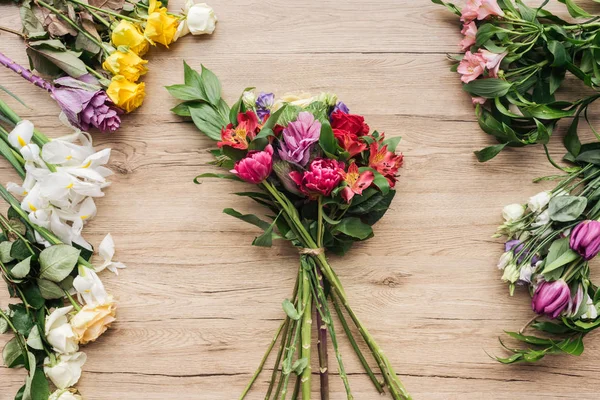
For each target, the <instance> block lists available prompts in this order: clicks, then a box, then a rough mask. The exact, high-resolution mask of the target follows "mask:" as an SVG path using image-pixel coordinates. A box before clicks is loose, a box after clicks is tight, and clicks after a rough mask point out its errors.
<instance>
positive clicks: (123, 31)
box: [111, 20, 150, 56]
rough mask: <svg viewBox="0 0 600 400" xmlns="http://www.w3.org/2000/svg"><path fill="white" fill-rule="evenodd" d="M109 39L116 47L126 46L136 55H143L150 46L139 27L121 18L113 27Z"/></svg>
mask: <svg viewBox="0 0 600 400" xmlns="http://www.w3.org/2000/svg"><path fill="white" fill-rule="evenodd" d="M111 40H112V43H113V45H115V46H116V47H119V46H128V47H129V49H130V50H131V51H133V52H134V53H135V54H137V55H138V56H143V55H144V54H146V52H147V51H148V49H149V48H150V44H149V43H148V40H146V38H145V37H144V35H142V32H141V30H140V28H139V27H138V26H137V25H134V24H132V23H131V22H129V21H125V20H121V22H119V24H118V25H117V26H116V27H115V29H114V30H113V32H112V36H111Z"/></svg>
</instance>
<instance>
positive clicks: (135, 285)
mask: <svg viewBox="0 0 600 400" xmlns="http://www.w3.org/2000/svg"><path fill="white" fill-rule="evenodd" d="M181 4H182V1H176V0H174V1H173V4H172V7H173V8H179V6H181ZM211 5H212V6H213V7H214V8H215V10H216V12H217V14H218V16H219V19H220V22H219V24H218V28H217V31H216V33H215V34H214V35H213V36H212V37H186V38H184V39H182V40H180V41H179V42H178V43H176V44H174V45H173V46H172V47H171V49H170V51H166V50H164V49H153V50H152V51H151V53H150V63H149V68H150V72H149V73H148V75H147V76H146V78H145V81H146V85H147V92H148V97H147V100H146V102H145V104H144V106H143V107H142V108H141V109H139V110H138V111H137V112H135V113H134V114H132V115H129V116H126V117H125V118H124V121H123V128H122V129H121V130H120V131H119V132H118V133H117V134H114V135H102V134H98V133H96V134H95V135H94V137H95V141H96V144H97V145H98V146H99V147H106V146H110V147H112V149H113V157H112V160H111V165H110V166H111V167H112V169H113V170H114V171H115V176H114V177H113V178H112V180H113V186H112V187H111V188H110V189H109V190H108V193H107V196H106V197H105V198H103V199H101V200H100V201H98V208H99V213H98V216H97V217H96V219H95V220H94V221H93V222H92V223H91V224H90V225H89V226H88V227H87V235H88V237H89V238H90V240H91V241H92V242H93V243H95V244H96V245H97V244H98V243H99V242H100V240H101V239H102V237H103V236H104V235H105V234H106V233H107V232H111V233H112V234H113V236H114V238H115V241H116V243H117V258H118V259H119V260H120V261H123V262H125V263H126V264H127V265H128V269H127V270H125V271H123V272H122V273H121V275H120V276H119V277H114V276H112V275H111V274H109V273H106V274H104V275H103V276H104V278H103V279H104V280H105V283H106V287H107V288H108V290H109V291H111V292H112V293H113V294H114V295H115V296H116V298H117V299H118V300H119V313H118V322H117V323H115V324H114V325H113V327H112V329H111V330H110V331H109V332H108V333H107V334H105V335H104V336H103V337H102V338H101V339H100V340H99V341H98V342H96V343H93V344H91V345H88V346H86V347H85V348H84V351H85V352H86V353H87V354H88V362H87V364H86V365H85V368H84V369H85V371H84V375H83V378H82V379H81V381H80V384H79V388H80V390H81V392H82V393H83V394H84V395H85V399H87V400H117V399H118V400H121V399H123V400H132V399H143V400H154V399H156V400H158V399H161V400H162V399H179V400H182V399H203V400H231V399H236V398H237V396H239V393H240V392H241V391H242V389H243V387H244V386H245V385H246V382H247V381H248V379H249V378H250V376H251V374H252V373H253V372H254V370H255V368H256V366H257V364H258V362H259V360H260V358H261V357H262V354H263V351H264V349H265V347H266V346H267V344H268V343H269V341H270V340H271V338H272V335H273V333H274V330H275V329H276V328H277V326H278V324H279V321H280V319H281V317H282V315H283V313H282V310H281V301H282V300H283V299H284V298H285V297H286V296H289V295H290V292H291V289H292V285H293V282H294V278H295V270H296V266H297V255H296V254H295V253H294V251H293V250H292V249H291V248H290V247H289V246H288V245H287V244H277V245H275V246H274V247H273V248H271V249H265V248H257V247H252V246H251V245H250V243H251V241H252V239H253V238H254V237H255V236H256V235H257V231H256V230H255V229H253V227H251V226H249V225H247V224H244V223H242V222H240V221H238V220H236V219H234V218H231V217H229V216H227V215H224V214H222V213H221V210H222V209H223V208H226V207H235V208H236V209H239V210H241V211H245V212H260V211H261V210H260V209H259V208H257V207H256V206H254V205H253V204H252V202H251V201H250V200H243V199H240V198H238V197H236V196H234V195H232V194H231V193H232V192H235V191H241V190H245V189H247V188H248V187H247V186H246V185H244V184H242V183H234V182H229V181H217V180H215V181H212V180H207V181H205V182H203V183H202V184H201V185H195V184H194V183H193V182H192V179H193V178H194V177H195V176H196V175H198V174H199V173H202V172H206V171H211V170H212V167H210V166H208V165H207V162H209V161H210V159H211V157H210V155H209V154H208V153H207V150H208V149H210V148H211V147H214V143H212V142H211V141H210V140H209V139H207V138H205V137H203V136H202V135H201V134H199V133H198V131H196V130H195V128H194V126H193V125H192V124H191V123H187V122H183V121H182V120H181V119H180V118H178V117H176V116H174V115H172V114H171V113H170V112H169V109H170V108H171V107H172V106H174V105H175V104H176V101H175V100H174V99H172V98H170V97H169V95H168V94H167V92H166V90H165V89H164V88H163V87H164V86H165V85H170V84H174V83H181V82H182V81H183V72H182V71H183V65H182V60H183V59H186V60H187V62H188V63H189V64H190V65H192V66H193V67H196V68H199V67H200V64H201V63H202V64H204V65H206V66H207V67H208V68H210V69H212V70H213V71H214V72H215V73H216V74H217V75H218V76H219V77H220V79H221V81H222V82H223V87H224V97H225V98H226V99H228V100H229V101H234V99H236V98H237V97H238V96H239V94H240V92H241V91H242V90H243V89H244V88H245V87H247V86H256V87H257V88H258V89H259V90H264V91H274V92H275V93H276V94H277V95H282V94H284V93H286V92H291V91H298V90H305V91H310V92H313V93H317V92H320V91H331V92H335V93H337V94H338V95H339V96H340V98H341V99H343V100H344V102H346V104H348V105H349V106H350V108H351V110H352V111H353V112H355V113H360V114H364V115H365V116H366V118H367V121H368V123H369V124H370V125H371V126H372V127H373V128H377V129H378V130H380V131H385V132H386V133H387V134H388V135H390V136H395V135H400V136H402V137H403V141H402V143H401V146H400V149H401V150H402V151H403V152H404V155H405V167H404V168H403V170H402V177H401V179H400V181H399V184H398V191H399V195H398V196H397V197H396V199H395V201H394V203H393V206H392V209H391V210H390V212H389V213H388V214H387V215H386V217H385V218H384V219H383V220H382V221H381V222H380V223H379V224H378V225H377V226H376V237H375V238H374V239H372V240H370V241H368V242H367V243H364V244H362V245H358V246H356V247H355V249H353V250H352V251H351V252H350V254H348V256H347V257H345V258H344V259H333V265H334V266H335V267H336V268H337V271H338V273H339V275H340V276H341V279H342V281H343V282H344V283H345V287H346V291H347V293H348V294H349V297H350V299H351V301H352V302H353V304H354V307H355V309H356V311H357V313H358V314H359V315H360V316H361V318H362V319H363V320H364V321H365V323H366V324H367V326H369V327H371V328H372V333H373V335H374V336H375V337H376V338H377V339H378V340H379V342H380V343H381V345H382V347H383V348H384V349H386V351H387V354H388V356H389V358H390V359H391V361H392V362H393V364H394V366H395V367H396V370H397V371H398V372H399V374H400V376H401V378H402V379H403V381H404V382H405V384H406V386H407V388H408V389H409V390H410V392H411V393H412V394H413V396H414V398H415V399H461V400H464V399H492V398H493V399H549V398H570V399H597V398H598V395H596V394H594V393H595V392H596V390H597V389H598V384H597V383H598V373H599V372H600V366H598V363H597V359H598V357H599V356H600V340H599V338H598V335H590V336H589V337H588V338H587V341H586V347H587V348H586V351H585V354H584V355H583V356H581V357H568V356H559V357H553V358H548V359H546V360H544V361H542V362H540V363H539V364H537V365H522V366H504V365H500V364H499V363H497V362H495V361H494V360H492V359H491V358H490V357H488V355H486V352H488V353H490V354H496V355H502V354H503V353H502V351H501V349H500V346H499V344H498V341H497V337H498V336H499V335H500V334H501V333H502V330H503V329H508V330H516V329H519V328H520V327H521V326H522V325H523V324H524V323H525V322H526V321H527V320H528V319H529V318H530V317H531V316H532V312H531V309H530V305H529V298H528V295H527V294H525V293H524V292H522V291H520V290H519V291H518V292H517V294H516V295H515V296H514V297H512V298H511V297H510V296H509V295H508V292H507V288H506V286H505V285H504V284H503V283H501V282H500V275H501V274H500V272H499V271H498V270H497V269H496V267H495V265H496V262H497V258H498V257H499V256H500V254H501V252H502V245H501V243H500V242H499V241H497V240H493V239H491V236H492V234H493V233H494V230H495V227H496V225H498V224H499V223H500V222H501V217H500V211H501V209H502V207H503V206H504V205H505V204H508V203H511V202H525V201H526V200H527V198H528V197H529V196H530V195H533V194H535V193H537V192H538V191H540V190H542V189H544V188H546V187H550V185H551V184H550V185H548V184H546V185H540V184H533V183H532V179H533V178H535V177H538V176H541V175H545V174H551V173H554V170H553V169H552V167H551V166H550V165H549V163H547V162H546V161H545V156H544V154H543V149H542V148H540V147H532V148H527V149H519V150H511V151H506V152H505V153H503V154H501V155H500V157H498V158H497V159H495V160H493V161H491V162H489V163H486V164H479V163H478V162H477V161H476V159H475V157H474V156H473V154H472V151H473V150H477V149H479V148H481V147H484V146H486V145H490V144H493V143H494V141H493V139H492V138H491V137H489V136H486V135H485V134H484V133H483V132H482V131H480V130H479V127H478V126H477V123H476V122H475V118H474V114H473V108H472V106H471V103H470V98H469V96H468V95H466V94H465V93H463V92H461V87H460V83H459V80H458V77H457V75H455V74H454V73H452V72H450V71H449V64H448V62H447V61H446V60H445V54H446V53H447V52H454V51H456V50H457V42H458V40H459V39H460V35H459V32H458V31H459V29H458V26H457V20H456V19H455V18H453V17H452V16H451V15H450V14H449V13H448V12H447V11H446V10H445V9H444V8H442V7H440V6H436V5H433V4H431V3H429V1H427V0H418V1H415V0H376V1H359V0H348V1H333V0H321V1H317V0H313V1H297V2H290V1H286V0H269V1H261V2H259V1H247V0H236V1H231V0H230V1H224V0H212V1H211ZM174 6H177V7H174ZM558 6H560V5H558ZM0 11H1V12H0V15H1V17H0V24H2V25H4V26H11V27H13V28H18V27H19V22H18V10H17V7H16V6H14V5H13V4H5V5H2V6H0ZM0 51H2V52H5V53H6V54H7V55H9V56H10V57H12V58H14V59H15V60H18V61H20V62H23V63H26V57H25V51H24V46H23V44H22V43H21V41H20V40H19V39H18V38H16V37H13V36H10V35H9V34H2V36H0ZM0 84H2V85H4V86H6V87H8V88H9V89H10V90H12V91H14V93H15V94H17V95H18V96H20V97H21V98H22V99H24V100H25V102H26V103H27V104H28V105H29V106H30V107H31V109H26V108H24V107H22V106H20V105H18V103H16V102H15V101H13V100H11V101H10V104H12V105H14V106H15V108H16V109H17V110H18V111H19V113H20V114H21V115H23V116H25V117H28V118H30V119H31V120H33V121H34V122H35V124H36V125H37V126H38V127H39V128H40V129H42V130H43V131H44V132H46V133H48V134H49V135H51V136H59V135H61V134H65V133H66V131H65V129H64V128H62V127H61V125H60V123H59V121H58V120H57V118H56V116H57V114H58V108H57V106H56V105H55V103H54V102H53V101H52V100H51V99H50V98H49V97H48V96H46V95H45V94H44V93H43V92H42V91H41V90H39V89H36V88H34V87H32V86H30V85H29V84H28V83H26V82H25V81H23V80H21V79H20V78H19V77H18V76H16V75H14V74H12V73H10V72H8V71H7V70H4V69H2V70H0ZM562 134H563V130H560V131H559V132H558V133H556V135H557V136H561V135H562ZM551 151H552V153H553V154H554V155H555V156H556V157H560V156H561V155H562V147H561V145H560V140H559V138H558V137H557V138H555V140H554V141H553V145H552V146H551ZM0 168H1V170H0V181H1V183H2V184H5V183H6V182H8V181H10V180H15V179H17V177H16V175H15V174H14V173H12V171H11V170H10V168H9V167H8V165H7V163H5V162H2V164H1V167H0ZM0 292H1V296H0V306H2V307H6V305H7V302H8V298H7V294H6V291H5V290H4V289H1V290H0ZM7 338H8V335H3V336H1V337H0V341H1V342H2V343H0V345H2V344H3V343H4V342H5V341H6V340H7ZM342 338H343V337H342ZM342 342H343V346H342V351H343V353H344V354H345V360H346V363H347V369H348V371H349V374H350V375H351V377H350V378H351V385H352V388H353V391H354V395H355V398H356V399H359V400H368V399H379V398H381V397H380V396H379V395H377V393H376V392H375V391H374V389H373V388H372V386H371V384H370V382H369V380H368V378H367V377H366V375H365V374H364V373H363V372H362V370H361V368H360V365H359V363H358V361H357V359H356V357H355V356H354V354H353V353H352V350H351V347H350V346H349V345H348V343H347V341H346V340H345V338H343V340H342ZM314 361H315V362H316V360H314ZM331 362H334V359H333V357H332V358H331ZM269 364H271V363H269ZM313 370H314V371H315V373H316V371H317V368H313ZM332 372H334V371H332ZM24 375H25V374H24V371H23V370H17V371H13V370H8V369H5V368H3V369H0V382H1V383H0V389H1V390H0V399H1V400H8V399H12V398H13V396H14V393H15V392H16V391H17V389H18V388H19V387H20V386H21V384H22V382H23V380H24ZM267 375H268V374H264V375H262V376H261V377H260V378H259V382H258V385H257V387H256V391H255V392H253V394H252V395H251V396H249V398H251V399H261V398H263V397H262V396H261V393H264V389H265V387H266V384H265V383H266V380H267ZM334 375H335V376H333V377H332V389H333V393H332V396H331V398H332V399H344V398H345V394H344V390H343V386H342V384H341V381H339V379H337V373H335V372H334ZM315 378H316V379H315V380H314V387H313V388H314V390H315V396H314V398H317V397H318V396H317V395H316V391H317V390H318V379H317V376H316V375H315ZM261 390H262V391H261Z"/></svg>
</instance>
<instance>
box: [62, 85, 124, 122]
mask: <svg viewBox="0 0 600 400" xmlns="http://www.w3.org/2000/svg"><path fill="white" fill-rule="evenodd" d="M54 83H55V84H56V85H57V86H56V87H55V88H54V89H53V90H52V92H51V93H52V98H53V99H54V100H56V102H57V103H58V105H59V106H60V108H61V109H62V111H63V112H64V113H65V115H66V116H67V119H68V120H69V122H70V123H71V124H72V125H73V126H75V127H77V128H80V129H82V130H84V131H87V130H89V129H90V128H91V127H94V128H97V129H99V130H100V131H102V132H114V131H116V130H117V129H118V128H119V126H120V125H121V118H120V117H119V114H120V113H121V111H120V109H119V108H117V107H116V106H115V105H114V103H113V102H112V101H111V100H110V99H109V98H108V96H107V94H106V92H105V91H104V90H101V89H100V87H99V86H97V84H98V81H97V80H96V78H94V77H93V76H91V75H84V76H82V77H80V78H79V79H75V78H71V77H68V76H67V77H64V78H59V79H56V80H55V81H54Z"/></svg>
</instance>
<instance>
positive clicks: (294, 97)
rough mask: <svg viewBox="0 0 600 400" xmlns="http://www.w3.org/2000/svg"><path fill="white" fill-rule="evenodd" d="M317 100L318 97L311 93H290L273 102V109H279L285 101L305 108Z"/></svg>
mask: <svg viewBox="0 0 600 400" xmlns="http://www.w3.org/2000/svg"><path fill="white" fill-rule="evenodd" d="M315 101H316V97H315V96H312V95H311V94H310V93H288V94H286V95H284V96H283V97H282V98H281V99H278V100H277V101H276V102H275V104H273V109H272V111H277V110H279V109H280V108H281V106H282V105H283V104H284V103H288V104H291V105H293V106H298V107H302V108H304V107H307V106H308V105H309V104H310V103H313V102H315Z"/></svg>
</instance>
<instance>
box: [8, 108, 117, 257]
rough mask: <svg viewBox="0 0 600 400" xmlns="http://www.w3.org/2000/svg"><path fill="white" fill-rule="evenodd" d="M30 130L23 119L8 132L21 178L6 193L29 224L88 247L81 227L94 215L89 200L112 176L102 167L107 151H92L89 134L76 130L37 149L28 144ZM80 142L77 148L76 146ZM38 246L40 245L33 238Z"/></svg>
mask: <svg viewBox="0 0 600 400" xmlns="http://www.w3.org/2000/svg"><path fill="white" fill-rule="evenodd" d="M33 135H34V127H33V124H32V123H31V122H30V121H26V120H23V121H21V122H20V123H19V124H17V126H16V127H15V128H14V129H13V130H12V132H10V134H9V136H8V140H9V141H10V143H11V145H12V146H13V147H14V148H18V149H20V153H21V156H22V157H23V159H24V160H25V171H26V173H27V174H26V177H25V179H24V182H23V184H22V185H18V184H16V183H9V184H8V185H7V189H8V190H9V191H10V192H11V193H12V194H13V195H15V196H17V197H19V198H21V199H22V200H21V207H22V208H23V210H25V211H26V212H28V213H29V219H30V220H31V222H32V223H34V224H36V225H39V226H41V227H43V228H46V229H48V230H50V231H51V232H52V233H54V234H55V235H56V236H57V237H58V238H59V239H60V240H61V241H62V242H63V243H65V244H69V245H70V244H73V243H75V244H77V245H79V246H82V247H83V248H86V249H89V250H91V249H92V246H91V245H90V244H89V243H88V242H87V241H86V240H85V239H84V238H83V236H82V229H83V226H84V225H85V224H86V223H87V222H88V221H89V220H91V219H92V218H93V217H94V216H95V215H96V204H95V202H94V198H97V197H102V196H104V193H103V192H102V190H103V189H104V188H105V187H107V186H109V185H110V183H109V182H108V181H107V180H106V178H107V177H108V176H110V175H112V172H111V171H110V169H108V168H106V167H105V166H104V165H106V163H107V162H108V160H109V158H110V149H104V150H100V151H98V152H96V151H95V150H94V148H93V147H92V140H91V137H90V136H89V134H87V133H84V132H81V131H79V130H77V131H75V133H73V134H71V135H68V136H65V137H62V138H59V139H55V140H52V141H50V142H48V143H46V144H45V145H44V146H43V147H42V148H41V149H40V147H39V146H38V145H37V144H35V143H32V141H31V140H32V137H33ZM77 142H79V143H80V144H77ZM37 239H38V242H39V243H42V244H45V245H49V243H45V241H44V239H43V238H42V237H41V236H39V235H38V237H37Z"/></svg>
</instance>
